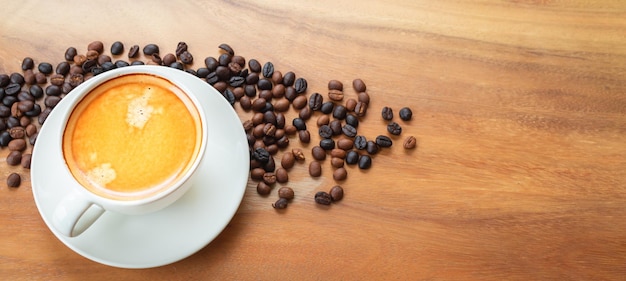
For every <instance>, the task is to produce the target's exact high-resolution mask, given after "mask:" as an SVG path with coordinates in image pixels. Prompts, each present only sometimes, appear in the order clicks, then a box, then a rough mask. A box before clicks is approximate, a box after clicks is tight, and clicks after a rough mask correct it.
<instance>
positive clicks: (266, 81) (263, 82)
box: [256, 78, 273, 90]
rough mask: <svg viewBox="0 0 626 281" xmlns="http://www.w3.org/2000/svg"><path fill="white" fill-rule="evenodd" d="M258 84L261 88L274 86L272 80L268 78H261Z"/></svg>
mask: <svg viewBox="0 0 626 281" xmlns="http://www.w3.org/2000/svg"><path fill="white" fill-rule="evenodd" d="M256 85H257V87H259V90H271V89H272V86H273V85H272V81H270V80H269V79H266V78H263V79H259V82H257V84H256Z"/></svg>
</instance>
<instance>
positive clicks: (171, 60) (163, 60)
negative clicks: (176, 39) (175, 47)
mask: <svg viewBox="0 0 626 281" xmlns="http://www.w3.org/2000/svg"><path fill="white" fill-rule="evenodd" d="M152 56H154V55H152ZM175 61H176V56H175V55H174V54H172V53H168V54H166V55H165V56H163V57H162V58H161V63H163V65H170V64H172V63H174V62H175ZM205 69H206V68H205ZM206 74H208V73H206ZM204 76H206V75H204Z"/></svg>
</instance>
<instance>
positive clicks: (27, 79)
mask: <svg viewBox="0 0 626 281" xmlns="http://www.w3.org/2000/svg"><path fill="white" fill-rule="evenodd" d="M24 83H26V84H28V85H33V84H35V83H37V80H36V79H35V74H34V73H33V70H32V69H27V70H24Z"/></svg>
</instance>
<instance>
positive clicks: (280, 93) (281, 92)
mask: <svg viewBox="0 0 626 281" xmlns="http://www.w3.org/2000/svg"><path fill="white" fill-rule="evenodd" d="M272 96H273V97H274V98H277V99H279V98H282V97H284V96H285V86H284V85H283V84H276V85H275V86H274V88H272Z"/></svg>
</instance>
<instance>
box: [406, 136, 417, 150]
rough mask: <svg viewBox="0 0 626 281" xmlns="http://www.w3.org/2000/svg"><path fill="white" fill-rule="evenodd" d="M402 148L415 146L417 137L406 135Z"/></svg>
mask: <svg viewBox="0 0 626 281" xmlns="http://www.w3.org/2000/svg"><path fill="white" fill-rule="evenodd" d="M403 146H404V148H405V149H413V148H415V147H416V146H417V139H415V137H414V136H408V137H407V138H406V139H404V145H403Z"/></svg>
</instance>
